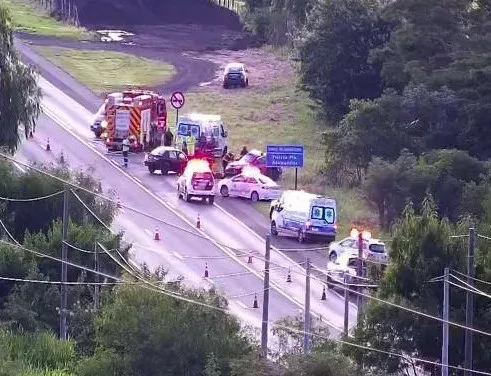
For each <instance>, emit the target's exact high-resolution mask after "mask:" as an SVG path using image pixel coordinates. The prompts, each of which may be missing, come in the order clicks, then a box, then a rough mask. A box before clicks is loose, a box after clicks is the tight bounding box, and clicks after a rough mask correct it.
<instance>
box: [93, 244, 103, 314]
mask: <svg viewBox="0 0 491 376" xmlns="http://www.w3.org/2000/svg"><path fill="white" fill-rule="evenodd" d="M94 269H95V271H96V272H98V271H99V244H98V243H97V240H96V241H95V245H94ZM95 283H96V285H95V286H94V309H95V310H96V311H97V310H98V309H99V296H100V291H101V290H100V288H101V287H100V286H99V274H97V273H96V275H95Z"/></svg>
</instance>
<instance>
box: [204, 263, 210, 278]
mask: <svg viewBox="0 0 491 376" xmlns="http://www.w3.org/2000/svg"><path fill="white" fill-rule="evenodd" d="M209 275H210V274H209V273H208V263H206V264H205V278H208V276H209Z"/></svg>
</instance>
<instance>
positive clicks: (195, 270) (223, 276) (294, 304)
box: [19, 46, 356, 334]
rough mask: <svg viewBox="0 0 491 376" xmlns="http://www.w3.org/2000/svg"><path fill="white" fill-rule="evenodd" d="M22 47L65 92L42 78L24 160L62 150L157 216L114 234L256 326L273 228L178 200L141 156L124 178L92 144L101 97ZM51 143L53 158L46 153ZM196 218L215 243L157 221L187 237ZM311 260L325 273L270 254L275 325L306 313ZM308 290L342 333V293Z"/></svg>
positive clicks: (128, 223)
mask: <svg viewBox="0 0 491 376" xmlns="http://www.w3.org/2000/svg"><path fill="white" fill-rule="evenodd" d="M22 49H23V51H22V52H23V53H26V52H27V53H28V54H30V55H29V61H30V62H31V63H34V64H37V65H40V66H41V67H42V69H41V71H42V72H43V73H44V72H47V77H48V79H50V80H51V81H53V83H54V84H55V85H56V86H60V87H61V90H59V89H58V88H57V87H55V86H54V85H52V84H50V83H49V82H47V81H46V80H44V79H41V80H40V86H41V88H42V89H43V92H44V96H45V98H44V101H43V108H44V110H45V112H46V114H47V115H48V116H43V117H42V118H41V119H40V121H39V122H38V126H37V132H36V136H35V139H34V140H29V141H27V142H26V143H25V145H23V147H22V148H21V150H20V152H19V158H23V159H24V160H32V159H34V160H50V159H51V160H54V158H55V157H56V156H58V155H59V153H60V152H61V150H64V154H65V158H66V159H67V160H68V162H69V163H70V165H71V167H72V168H87V167H88V166H91V167H93V168H94V174H95V175H96V176H97V177H99V178H100V179H101V180H102V183H103V186H104V187H106V188H112V189H114V190H116V191H117V194H118V195H119V196H120V198H121V201H122V202H123V203H124V204H126V205H129V206H131V207H135V208H138V209H139V210H141V211H144V212H145V213H148V214H149V215H151V216H153V217H154V218H149V217H148V216H142V215H139V214H135V213H132V212H130V211H129V210H127V209H125V210H124V211H122V212H121V213H120V215H119V216H118V218H117V220H116V223H115V226H116V227H117V229H124V230H125V233H126V236H125V238H126V240H128V241H130V242H133V243H135V246H134V247H133V255H134V257H135V258H136V260H137V261H139V262H146V263H147V264H148V265H150V266H151V267H152V268H155V267H157V266H159V265H164V266H165V267H166V268H168V269H170V271H171V274H173V275H175V274H178V273H180V274H182V275H184V276H185V278H186V280H187V281H189V282H190V283H192V284H193V285H195V286H196V285H199V286H203V287H211V285H213V286H214V287H215V288H217V289H218V290H219V291H220V292H222V293H223V294H224V295H225V296H227V298H228V299H229V301H230V306H231V309H232V311H233V313H235V314H236V315H238V316H239V317H240V318H241V320H242V321H244V322H245V323H248V324H250V325H253V326H256V327H258V326H259V325H260V312H259V311H260V310H254V309H252V308H250V307H252V302H253V297H254V293H257V295H258V298H259V303H260V304H261V300H262V291H263V288H262V274H261V273H262V269H263V262H262V260H261V258H262V257H263V255H264V249H265V242H264V239H263V237H262V236H263V235H264V234H265V233H266V232H267V227H268V226H267V221H265V219H264V217H262V215H261V214H260V213H258V212H257V211H256V210H255V209H254V208H252V207H250V206H249V205H248V204H247V203H246V202H238V201H237V200H227V201H223V202H220V201H219V202H217V205H214V206H206V205H202V204H200V203H185V202H183V201H178V200H177V195H176V192H175V178H174V177H171V176H169V177H161V176H152V175H150V174H148V172H147V170H146V168H145V167H144V166H143V165H142V163H141V155H140V156H132V158H131V161H130V167H129V168H128V171H127V173H126V172H123V171H122V169H121V167H120V163H121V162H122V161H121V156H118V155H105V148H103V147H102V145H100V143H98V142H97V141H94V139H93V135H92V134H91V132H90V131H89V128H88V125H89V124H90V122H91V120H92V113H93V111H94V108H97V107H98V101H99V100H98V99H97V97H95V96H94V94H93V93H91V92H90V91H88V90H87V89H85V88H83V87H82V86H81V85H80V84H78V83H77V82H76V81H75V80H73V78H71V77H69V76H68V75H67V74H66V73H64V72H61V71H60V70H59V69H58V68H56V67H54V66H52V65H51V66H50V65H49V63H47V62H46V61H45V60H43V59H41V58H39V57H38V56H36V55H35V54H34V53H33V52H32V51H29V48H28V47H25V46H24V47H23V48H22ZM65 93H66V94H68V95H69V96H68V95H66V94H65ZM71 97H73V98H74V99H75V100H76V101H74V100H73V99H72V98H71ZM87 108H89V110H87ZM48 138H49V140H50V144H51V148H52V152H51V153H47V152H46V151H45V150H44V147H45V144H46V141H47V139H48ZM237 208H239V209H237ZM234 210H235V211H234ZM237 210H239V212H240V213H241V217H242V219H243V220H244V221H245V220H247V222H248V225H250V223H251V221H252V223H254V224H256V226H255V227H254V228H253V229H251V228H250V227H248V226H246V224H245V223H243V221H239V220H238V219H236V217H234V216H233V215H232V214H230V212H231V213H233V214H236V213H237ZM244 213H245V214H244ZM198 214H200V216H201V222H202V229H203V233H202V234H201V235H203V236H205V237H210V238H212V239H213V242H212V241H210V240H207V239H203V237H199V236H196V235H192V234H189V233H188V232H185V231H181V230H177V229H175V228H173V227H169V226H164V225H163V224H162V223H159V221H157V220H156V218H159V219H162V220H164V221H166V222H168V223H171V224H173V225H175V226H179V227H182V228H185V229H187V231H191V232H192V231H194V232H196V231H197V230H196V229H195V226H194V224H195V221H196V218H197V215H198ZM259 224H260V225H259ZM156 227H159V230H160V233H161V236H162V238H163V239H162V240H161V241H160V242H158V243H157V242H155V241H153V231H154V229H155V228H156ZM263 230H266V231H264V232H263ZM261 232H262V233H261ZM258 233H259V234H258ZM274 246H276V247H281V248H300V247H299V245H298V243H296V242H292V241H291V240H288V239H285V238H280V239H279V241H278V243H275V244H274ZM250 251H253V252H254V255H255V257H254V260H253V263H252V264H248V263H247V258H248V257H247V256H248V254H249V252H250ZM307 254H309V256H310V257H311V259H312V261H313V263H314V264H315V265H316V266H318V267H320V268H324V267H325V258H324V257H323V256H322V255H321V254H319V253H315V252H301V251H299V252H285V253H282V252H279V251H278V250H277V249H276V248H273V251H272V257H271V262H272V265H271V266H272V271H271V282H272V287H273V289H274V290H273V289H272V294H271V301H270V320H273V321H274V320H277V319H279V318H282V317H285V316H291V315H296V314H299V313H300V312H301V308H302V306H303V299H304V290H305V281H304V280H305V277H304V273H305V270H304V268H302V267H301V266H299V265H298V263H299V262H300V263H301V262H304V261H305V256H306V255H307ZM205 263H207V264H208V267H209V272H210V280H209V281H203V273H204V267H205ZM288 269H291V272H292V278H293V282H292V283H286V276H287V274H288ZM230 274H232V276H231V275H230ZM311 285H312V286H311V287H312V296H311V298H312V303H311V307H312V313H313V314H314V316H316V317H317V318H321V319H322V320H323V321H326V322H329V325H330V326H331V330H332V332H333V334H337V330H336V329H334V328H340V327H342V325H343V314H344V302H343V300H342V299H341V298H340V296H339V295H337V294H335V293H332V292H330V291H328V299H327V301H321V300H320V296H321V293H322V287H323V283H322V281H320V280H313V281H312V284H311ZM355 318H356V307H353V306H352V307H351V308H350V323H351V324H354V323H355Z"/></svg>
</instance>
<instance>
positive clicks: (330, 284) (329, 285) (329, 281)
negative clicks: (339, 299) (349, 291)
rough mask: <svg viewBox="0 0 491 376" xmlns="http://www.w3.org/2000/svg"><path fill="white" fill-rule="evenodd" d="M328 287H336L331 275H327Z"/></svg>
mask: <svg viewBox="0 0 491 376" xmlns="http://www.w3.org/2000/svg"><path fill="white" fill-rule="evenodd" d="M327 288H328V289H333V288H334V283H333V280H332V278H331V277H329V276H327Z"/></svg>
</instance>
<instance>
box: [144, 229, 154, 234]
mask: <svg viewBox="0 0 491 376" xmlns="http://www.w3.org/2000/svg"><path fill="white" fill-rule="evenodd" d="M144 231H145V232H146V233H147V234H148V235H150V236H153V234H152V231H150V230H149V229H148V228H146V229H145V230H144Z"/></svg>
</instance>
